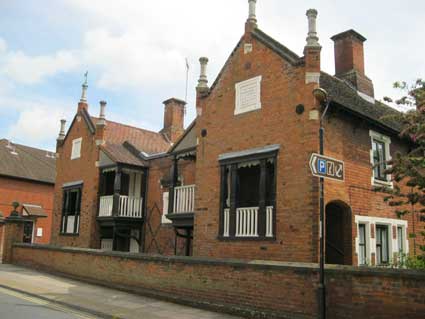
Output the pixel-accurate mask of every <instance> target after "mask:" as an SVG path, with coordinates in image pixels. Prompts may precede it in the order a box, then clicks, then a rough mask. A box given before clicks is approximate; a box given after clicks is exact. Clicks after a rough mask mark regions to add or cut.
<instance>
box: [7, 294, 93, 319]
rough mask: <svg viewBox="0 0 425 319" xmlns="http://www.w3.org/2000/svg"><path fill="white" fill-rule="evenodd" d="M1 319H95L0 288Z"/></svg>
mask: <svg viewBox="0 0 425 319" xmlns="http://www.w3.org/2000/svg"><path fill="white" fill-rule="evenodd" d="M0 318H1V319H28V318H31V319H50V318H51V319H97V317H94V316H92V315H89V314H84V313H82V312H79V311H76V310H72V309H70V308H67V307H63V306H59V305H57V304H54V303H51V302H48V301H45V300H43V299H39V298H35V297H30V296H28V295H25V294H22V293H19V292H15V291H13V290H9V289H5V288H0Z"/></svg>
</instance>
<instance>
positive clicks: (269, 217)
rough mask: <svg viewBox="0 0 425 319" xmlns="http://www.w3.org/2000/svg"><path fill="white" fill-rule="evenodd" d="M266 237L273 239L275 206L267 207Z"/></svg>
mask: <svg viewBox="0 0 425 319" xmlns="http://www.w3.org/2000/svg"><path fill="white" fill-rule="evenodd" d="M266 237H273V206H268V207H266Z"/></svg>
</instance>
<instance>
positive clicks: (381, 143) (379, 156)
mask: <svg viewBox="0 0 425 319" xmlns="http://www.w3.org/2000/svg"><path fill="white" fill-rule="evenodd" d="M369 135H370V138H371V143H372V145H371V150H370V162H371V164H372V185H375V186H389V187H392V183H391V175H390V174H386V170H387V169H388V168H389V166H388V164H387V163H388V161H389V160H390V159H391V154H390V145H391V139H390V138H389V137H388V136H385V135H382V134H380V133H377V132H374V131H370V132H369Z"/></svg>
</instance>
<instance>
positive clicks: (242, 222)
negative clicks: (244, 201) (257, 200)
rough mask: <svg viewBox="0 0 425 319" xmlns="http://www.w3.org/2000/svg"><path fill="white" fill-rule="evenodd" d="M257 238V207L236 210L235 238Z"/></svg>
mask: <svg viewBox="0 0 425 319" xmlns="http://www.w3.org/2000/svg"><path fill="white" fill-rule="evenodd" d="M257 236H258V207H243V208H237V209H236V237H257Z"/></svg>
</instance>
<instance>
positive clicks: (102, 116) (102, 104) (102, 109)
mask: <svg viewBox="0 0 425 319" xmlns="http://www.w3.org/2000/svg"><path fill="white" fill-rule="evenodd" d="M99 104H100V113H99V118H100V119H103V120H104V119H105V108H106V101H100V102H99Z"/></svg>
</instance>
